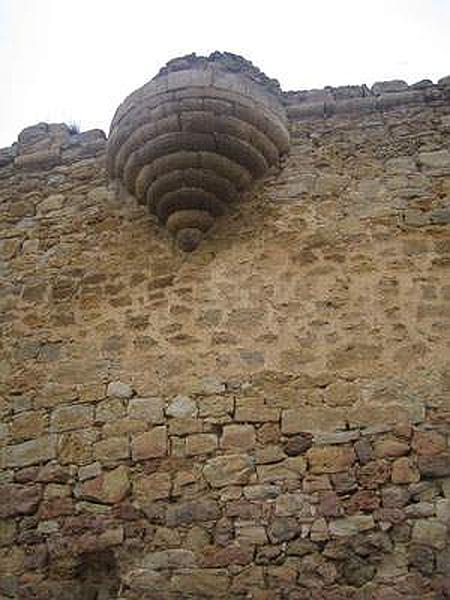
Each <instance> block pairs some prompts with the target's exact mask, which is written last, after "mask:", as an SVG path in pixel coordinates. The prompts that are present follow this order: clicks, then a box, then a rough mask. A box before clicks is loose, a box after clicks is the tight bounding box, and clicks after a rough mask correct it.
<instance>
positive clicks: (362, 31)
mask: <svg viewBox="0 0 450 600" xmlns="http://www.w3.org/2000/svg"><path fill="white" fill-rule="evenodd" d="M213 50H228V51H231V52H235V53H237V54H242V55H243V56H245V57H246V58H248V59H249V60H251V61H252V62H253V63H254V64H255V65H257V66H258V67H259V68H260V69H262V70H263V71H264V72H265V73H266V74H267V75H269V76H270V77H275V78H277V79H278V80H279V81H280V83H281V86H282V88H283V89H285V90H288V89H295V90H299V89H310V88H322V87H324V86H326V85H345V84H361V83H366V84H368V85H372V84H373V83H374V82H375V81H380V80H386V79H405V80H406V81H407V82H408V83H414V82H415V81H418V80H420V79H424V78H428V79H432V80H433V81H436V80H437V79H439V78H440V77H443V76H444V75H448V74H450V0H376V1H374V0H278V1H277V0H271V1H270V2H269V1H266V0H221V1H218V0H216V1H214V0H0V147H2V146H8V145H10V144H11V143H12V142H14V141H15V140H16V139H17V135H18V133H19V132H20V131H21V129H23V128H24V127H27V126H28V125H32V124H34V123H37V122H39V121H47V122H61V121H65V122H67V123H77V124H78V125H79V126H80V127H81V129H82V130H86V129H90V128H94V127H100V128H101V129H104V130H105V131H107V130H108V128H109V123H110V121H111V118H112V115H113V113H114V110H115V109H116V107H117V106H118V104H119V103H120V102H121V101H122V100H123V98H124V97H125V96H126V95H128V94H129V93H130V92H131V91H133V90H134V89H135V88H136V87H139V86H140V85H142V84H143V83H145V82H146V81H147V80H149V79H150V78H151V77H153V76H154V75H155V74H156V72H157V71H158V70H159V68H160V67H161V66H163V65H164V64H165V63H166V62H167V61H168V60H170V59H171V58H175V57H176V56H180V55H183V54H187V53H190V52H197V54H205V53H208V54H209V53H210V52H212V51H213Z"/></svg>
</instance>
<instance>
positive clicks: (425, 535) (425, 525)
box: [412, 519, 447, 550]
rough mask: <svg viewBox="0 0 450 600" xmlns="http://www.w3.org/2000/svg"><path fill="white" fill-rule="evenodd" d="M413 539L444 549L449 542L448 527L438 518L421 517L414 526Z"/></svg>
mask: <svg viewBox="0 0 450 600" xmlns="http://www.w3.org/2000/svg"><path fill="white" fill-rule="evenodd" d="M412 541H413V542H416V543H417V544H423V545H424V546H430V547H432V548H435V549H436V550H443V549H444V548H445V546H446V543H447V527H446V526H445V525H444V524H443V523H441V522H440V521H439V520H438V519H419V520H417V521H416V522H415V523H414V526H413V530H412Z"/></svg>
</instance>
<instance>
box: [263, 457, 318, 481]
mask: <svg viewBox="0 0 450 600" xmlns="http://www.w3.org/2000/svg"><path fill="white" fill-rule="evenodd" d="M306 469H307V463H306V460H305V459H304V458H303V456H295V457H291V458H286V459H285V460H283V461H282V462H280V463H277V464H274V465H258V466H257V467H256V472H257V475H258V481H259V482H260V483H274V482H277V481H279V482H282V481H284V480H286V481H289V480H294V481H295V480H299V479H301V478H302V476H303V475H304V474H305V472H306Z"/></svg>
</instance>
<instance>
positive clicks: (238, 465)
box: [203, 454, 254, 488]
mask: <svg viewBox="0 0 450 600" xmlns="http://www.w3.org/2000/svg"><path fill="white" fill-rule="evenodd" d="M253 472H254V465H253V461H252V459H251V458H250V457H249V456H248V455H246V454H227V455H225V456H217V457H216V458H212V459H210V460H208V461H207V462H206V464H205V466H204V467H203V475H204V477H205V479H206V480H207V481H208V483H209V484H210V485H211V486H212V487H215V488H219V487H224V486H226V485H235V484H246V483H248V480H249V478H250V476H251V474H252V473H253Z"/></svg>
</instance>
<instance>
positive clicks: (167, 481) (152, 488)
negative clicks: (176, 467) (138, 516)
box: [133, 473, 172, 507]
mask: <svg viewBox="0 0 450 600" xmlns="http://www.w3.org/2000/svg"><path fill="white" fill-rule="evenodd" d="M171 485H172V483H171V478H170V473H152V474H151V475H142V476H141V477H138V478H136V479H135V480H134V482H133V497H134V499H135V500H136V502H137V504H138V505H139V506H141V507H144V506H145V505H146V504H150V503H151V502H155V500H163V499H166V498H169V496H170V490H171Z"/></svg>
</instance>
